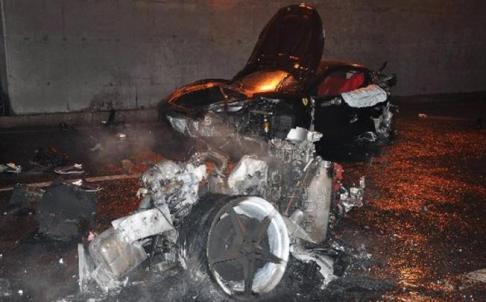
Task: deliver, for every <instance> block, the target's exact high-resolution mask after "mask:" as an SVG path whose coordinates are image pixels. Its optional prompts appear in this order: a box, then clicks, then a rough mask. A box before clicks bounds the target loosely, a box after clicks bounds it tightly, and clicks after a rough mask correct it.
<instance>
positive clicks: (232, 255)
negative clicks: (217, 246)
mask: <svg viewBox="0 0 486 302" xmlns="http://www.w3.org/2000/svg"><path fill="white" fill-rule="evenodd" d="M239 258H241V254H240V253H238V252H235V251H227V252H226V253H225V254H224V255H222V256H221V257H217V258H214V259H211V262H210V265H211V266H213V265H215V264H219V263H223V262H228V261H233V260H238V259H239Z"/></svg>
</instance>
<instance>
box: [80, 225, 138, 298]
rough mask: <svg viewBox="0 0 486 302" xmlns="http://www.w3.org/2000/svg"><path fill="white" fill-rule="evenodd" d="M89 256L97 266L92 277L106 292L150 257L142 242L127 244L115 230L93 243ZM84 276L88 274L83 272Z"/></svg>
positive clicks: (105, 233)
mask: <svg viewBox="0 0 486 302" xmlns="http://www.w3.org/2000/svg"><path fill="white" fill-rule="evenodd" d="M78 252H80V251H79V250H78ZM89 255H90V256H91V259H92V260H93V262H94V264H95V268H94V270H93V271H92V272H91V273H90V277H91V278H93V279H94V280H95V281H96V283H97V284H98V285H99V287H100V288H101V289H102V290H103V291H105V292H107V291H109V290H112V289H114V288H117V287H118V286H119V285H120V282H119V280H120V278H121V277H123V276H125V275H126V274H128V273H129V272H130V271H131V270H133V269H134V268H135V267H137V266H138V265H139V264H140V263H142V262H143V261H144V260H145V259H147V257H148V255H147V253H146V252H145V250H144V249H143V247H142V245H141V244H140V242H138V241H133V242H127V241H126V240H125V238H124V236H123V235H122V234H120V233H119V232H117V231H116V230H115V229H113V228H109V229H107V230H106V231H104V232H103V233H101V234H99V235H98V236H96V237H95V238H94V239H93V241H91V243H90V245H89ZM79 261H81V259H80V260H79ZM85 261H86V260H85ZM81 266H82V265H81V263H80V267H81ZM83 274H86V272H85V271H83ZM81 289H82V288H81Z"/></svg>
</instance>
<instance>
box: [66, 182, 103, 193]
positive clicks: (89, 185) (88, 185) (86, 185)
mask: <svg viewBox="0 0 486 302" xmlns="http://www.w3.org/2000/svg"><path fill="white" fill-rule="evenodd" d="M70 183H71V184H73V185H75V186H78V187H79V188H81V189H82V190H84V191H86V192H99V191H101V190H102V189H103V188H102V187H101V186H98V185H96V184H94V183H93V182H88V181H86V180H84V179H76V180H73V181H70Z"/></svg>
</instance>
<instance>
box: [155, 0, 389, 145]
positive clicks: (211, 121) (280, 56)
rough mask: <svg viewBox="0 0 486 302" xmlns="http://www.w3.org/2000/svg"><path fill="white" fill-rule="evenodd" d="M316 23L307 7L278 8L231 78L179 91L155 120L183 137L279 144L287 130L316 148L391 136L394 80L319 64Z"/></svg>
mask: <svg viewBox="0 0 486 302" xmlns="http://www.w3.org/2000/svg"><path fill="white" fill-rule="evenodd" d="M324 38H325V37H324V31H323V27H322V23H321V18H320V16H319V14H318V12H317V10H316V9H314V8H313V7H311V6H308V5H305V4H301V5H291V6H287V7H284V8H282V9H280V10H279V11H278V12H277V14H276V15H275V16H274V17H273V18H272V19H271V20H270V22H269V23H268V24H267V25H266V26H265V28H264V29H263V31H262V32H261V34H260V36H259V38H258V41H257V44H256V46H255V48H254V50H253V52H252V54H251V56H250V58H249V60H248V62H247V64H246V66H245V67H244V68H243V69H242V70H241V71H240V72H238V73H237V74H236V76H235V77H234V78H233V79H231V80H222V79H207V80H201V81H197V82H194V83H191V84H188V85H185V86H183V87H181V88H179V89H177V90H176V91H174V92H173V93H172V94H170V95H169V96H168V97H167V98H166V99H165V100H163V101H162V102H161V104H160V115H161V118H167V119H168V121H169V122H170V124H171V126H172V127H173V128H174V129H175V130H177V131H178V132H180V133H183V134H185V135H188V136H191V137H197V136H205V137H211V136H221V135H222V133H223V131H222V129H225V130H227V131H230V132H231V133H237V134H243V135H246V136H253V137H260V138H265V139H270V138H284V137H285V135H286V134H287V132H288V131H289V130H290V129H292V128H294V127H303V128H306V129H309V130H316V131H319V132H321V133H322V134H323V137H322V139H321V140H320V142H319V143H318V145H317V148H318V152H319V154H321V153H322V152H321V151H322V150H325V149H326V146H329V145H335V144H341V143H343V142H348V141H355V140H364V141H376V140H379V139H385V138H388V137H389V135H390V133H391V120H392V112H391V110H390V106H391V105H390V101H389V96H390V88H391V87H392V86H393V85H394V84H395V82H396V79H395V76H389V75H386V74H384V73H383V72H382V70H383V68H384V66H386V64H384V66H383V67H382V68H380V70H379V71H373V70H370V69H368V68H367V67H365V66H362V65H359V64H351V63H344V62H337V61H321V56H322V52H323V47H324Z"/></svg>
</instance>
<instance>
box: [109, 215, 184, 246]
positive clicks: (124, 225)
mask: <svg viewBox="0 0 486 302" xmlns="http://www.w3.org/2000/svg"><path fill="white" fill-rule="evenodd" d="M111 225H112V226H113V228H114V229H115V230H116V231H117V232H118V233H119V234H120V236H121V237H122V238H123V239H124V240H125V241H126V242H128V243H132V242H134V241H137V240H140V239H143V238H146V237H149V236H153V235H156V234H162V233H164V232H166V231H170V230H173V229H174V226H172V224H171V222H170V220H168V219H167V218H166V217H165V216H164V215H163V213H162V212H161V211H160V210H159V209H157V208H153V209H149V210H145V211H141V212H138V213H135V214H133V215H130V216H126V217H122V218H118V219H116V220H113V221H112V222H111Z"/></svg>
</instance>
